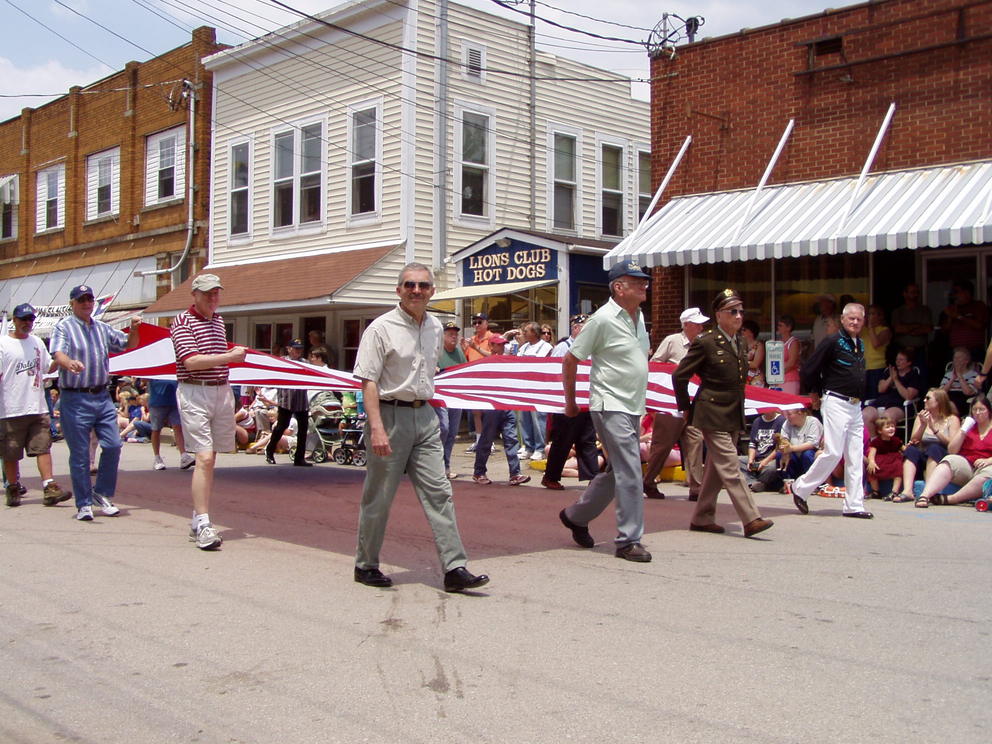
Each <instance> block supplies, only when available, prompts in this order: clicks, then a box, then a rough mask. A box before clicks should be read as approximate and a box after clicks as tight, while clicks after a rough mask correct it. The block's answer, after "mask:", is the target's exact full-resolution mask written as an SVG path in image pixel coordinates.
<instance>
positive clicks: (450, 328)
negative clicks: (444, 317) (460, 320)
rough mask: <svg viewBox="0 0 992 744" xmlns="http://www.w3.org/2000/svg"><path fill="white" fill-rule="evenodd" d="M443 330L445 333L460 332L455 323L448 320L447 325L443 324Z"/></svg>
mask: <svg viewBox="0 0 992 744" xmlns="http://www.w3.org/2000/svg"><path fill="white" fill-rule="evenodd" d="M444 330H446V331H460V330H461V328H460V327H459V326H458V324H457V323H455V321H453V320H449V321H448V322H447V323H445V324H444Z"/></svg>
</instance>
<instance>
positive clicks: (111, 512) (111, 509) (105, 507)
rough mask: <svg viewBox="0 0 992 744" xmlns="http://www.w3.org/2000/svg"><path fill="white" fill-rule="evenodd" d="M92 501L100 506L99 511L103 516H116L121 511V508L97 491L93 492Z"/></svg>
mask: <svg viewBox="0 0 992 744" xmlns="http://www.w3.org/2000/svg"><path fill="white" fill-rule="evenodd" d="M93 503H95V504H96V505H97V506H99V507H100V511H101V512H103V516H105V517H116V516H117V515H118V514H120V513H121V510H120V509H118V508H117V507H116V506H114V505H113V503H112V502H111V501H110V499H108V498H107V497H106V496H101V495H100V494H98V493H94V494H93Z"/></svg>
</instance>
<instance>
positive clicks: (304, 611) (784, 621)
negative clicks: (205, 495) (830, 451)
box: [0, 443, 992, 744]
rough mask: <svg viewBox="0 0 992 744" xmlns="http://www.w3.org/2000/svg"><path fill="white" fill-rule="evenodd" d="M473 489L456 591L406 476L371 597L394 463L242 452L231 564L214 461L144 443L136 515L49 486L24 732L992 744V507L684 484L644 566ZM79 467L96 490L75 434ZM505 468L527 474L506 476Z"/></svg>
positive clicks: (659, 508) (8, 690)
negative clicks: (373, 490) (369, 483)
mask: <svg viewBox="0 0 992 744" xmlns="http://www.w3.org/2000/svg"><path fill="white" fill-rule="evenodd" d="M463 449H464V445H463V444H459V445H457V446H456V451H457V452H458V453H459V454H458V456H457V458H456V459H457V462H456V463H455V468H456V470H458V471H459V472H461V473H462V474H463V475H462V477H461V478H459V479H458V480H456V481H455V482H454V490H455V501H456V508H457V513H458V519H459V524H460V527H461V530H462V536H463V538H464V541H465V544H466V547H467V549H468V552H469V556H470V563H469V568H470V569H471V570H472V571H473V572H475V573H479V572H484V573H488V574H489V575H490V576H491V577H492V582H491V583H490V584H489V585H488V586H486V587H485V588H484V590H483V591H481V592H479V593H477V594H473V595H458V594H445V593H444V592H443V591H442V590H441V589H440V586H441V573H440V569H439V566H438V564H437V556H436V554H435V552H434V546H433V541H432V539H431V536H430V533H429V530H428V527H427V524H426V521H425V519H424V516H423V513H422V511H421V510H420V507H419V504H418V503H417V502H416V500H415V498H414V497H413V494H412V490H411V489H410V487H409V484H408V483H406V482H404V484H403V485H402V486H401V488H400V492H399V494H398V496H397V499H396V502H395V504H394V507H393V511H392V518H391V521H390V525H389V529H388V531H387V535H386V543H385V549H384V553H383V565H382V568H383V570H384V571H385V572H386V573H388V574H389V575H391V576H392V577H393V579H394V581H395V586H394V587H393V588H392V589H388V590H380V589H373V588H369V587H365V586H362V585H359V584H356V583H354V582H353V580H352V567H353V555H354V548H355V529H356V524H357V513H358V504H359V501H360V498H361V485H362V477H363V473H364V470H363V469H359V468H355V467H349V466H337V465H332V464H322V465H320V466H317V467H314V468H308V469H303V468H294V467H292V466H290V465H289V464H288V462H289V458H288V457H287V456H285V455H280V456H278V458H277V459H278V460H279V462H280V464H279V465H277V466H271V465H267V464H266V463H265V462H264V459H263V458H261V457H254V456H250V455H245V454H238V455H222V456H220V457H219V458H218V468H217V478H216V483H215V497H214V500H213V502H212V504H211V516H212V520H213V522H214V524H215V525H216V526H217V528H218V529H219V530H220V532H221V535H222V536H223V537H224V540H225V542H224V545H223V548H222V549H221V550H220V551H218V552H215V553H205V552H202V551H199V550H197V549H195V548H194V547H193V544H192V543H190V542H188V541H187V532H188V529H189V518H190V514H191V504H190V497H189V480H190V477H191V473H190V472H187V471H180V470H179V469H178V466H177V462H178V456H177V454H176V452H175V450H174V449H171V448H170V449H169V450H168V451H167V452H166V453H165V457H166V461H167V463H168V465H169V469H168V470H166V471H162V472H155V471H153V470H152V469H151V451H150V448H149V446H148V445H141V444H127V445H125V446H124V455H123V458H122V461H121V476H120V482H119V488H118V493H117V497H116V503H117V504H118V506H120V507H121V508H122V515H121V516H120V517H116V518H107V517H102V516H99V514H98V516H97V517H96V519H95V520H94V521H93V522H92V523H80V522H76V521H75V520H74V519H72V516H73V514H74V508H73V507H72V502H67V503H66V504H62V505H60V506H58V507H54V508H44V507H42V506H41V494H40V490H39V489H40V481H39V479H38V477H37V471H36V469H35V467H34V463H33V462H30V461H25V462H23V463H22V470H23V482H24V483H25V485H27V486H28V487H29V488H30V489H31V492H30V493H29V494H28V496H27V497H26V498H25V500H24V504H23V505H22V506H21V507H18V508H7V507H3V508H2V511H0V565H2V572H3V579H2V584H0V586H2V591H0V625H2V631H0V638H2V643H3V649H4V652H3V654H2V655H0V676H2V678H3V683H2V684H0V741H2V742H10V743H12V744H13V743H18V742H31V743H32V744H35V743H41V742H63V741H72V742H122V743H123V742H128V743H129V744H134V743H135V742H138V743H142V744H143V743H145V742H173V741H175V742H262V743H268V742H283V741H292V742H348V743H349V744H352V743H354V742H383V743H386V742H389V743H396V742H403V743H406V742H411V743H413V742H519V743H521V744H523V743H534V742H603V741H618V742H680V743H681V742H720V743H724V742H822V743H824V744H827V743H830V744H834V743H836V742H865V741H868V742H872V743H873V744H881V743H882V742H900V743H905V742H917V741H918V742H924V741H937V742H954V743H955V744H966V743H968V742H976V743H979V742H980V743H982V744H984V743H985V742H988V741H989V740H990V738H992V712H990V710H992V706H990V704H989V698H990V694H989V693H990V692H992V653H990V638H989V636H990V627H992V622H990V617H992V578H990V577H992V571H990V570H989V557H990V544H992V543H990V537H989V536H990V534H992V533H990V530H992V516H990V515H986V514H978V513H976V512H975V510H974V509H971V508H965V507H933V508H930V509H929V510H926V511H923V510H919V509H914V508H913V507H912V505H911V504H890V503H882V502H878V501H874V502H871V504H870V508H871V509H872V510H873V511H874V512H875V514H876V518H875V519H874V520H871V521H861V520H847V519H842V518H841V517H840V506H841V503H840V501H837V500H833V499H820V498H813V499H812V500H811V504H810V505H811V507H812V513H811V514H810V515H809V516H801V515H800V514H798V512H797V511H796V509H795V508H794V507H793V506H792V503H791V500H790V499H789V498H788V497H787V496H783V495H779V494H758V496H757V502H758V504H759V506H760V508H761V509H762V513H763V515H764V516H765V517H769V518H771V519H774V520H775V526H774V527H773V528H772V529H771V530H769V531H768V532H766V533H763V534H762V535H761V536H760V538H759V539H750V540H748V539H744V538H743V537H742V534H741V526H740V523H739V522H738V521H736V517H735V514H734V512H733V510H732V508H731V507H730V505H729V503H728V501H727V498H726V495H725V494H723V495H722V496H721V505H720V508H719V510H718V521H720V523H721V524H725V525H726V526H727V527H728V533H727V534H726V535H710V534H701V533H690V532H689V531H688V530H687V527H688V524H689V520H690V515H691V510H692V507H693V504H691V503H690V502H688V501H686V498H685V496H686V490H685V488H684V487H682V486H680V485H679V486H672V485H671V484H661V487H662V490H664V491H665V492H666V493H668V494H669V498H668V499H666V500H664V501H657V500H651V501H648V502H646V505H645V509H646V522H647V530H646V534H645V539H644V542H645V545H646V547H647V548H648V549H649V550H651V552H652V553H653V555H654V560H653V562H651V563H648V564H634V563H629V562H626V561H622V560H619V559H617V558H615V557H614V555H613V548H612V536H613V531H614V526H615V525H614V516H613V513H612V511H611V510H608V511H607V512H606V513H604V514H603V515H602V516H601V517H600V518H599V519H598V520H596V521H595V522H593V523H592V525H591V526H590V528H591V531H592V534H593V536H594V537H595V538H596V539H597V545H596V547H595V548H594V549H593V550H582V549H580V548H578V547H576V546H575V545H574V544H573V543H572V541H571V538H570V535H569V533H568V532H567V531H566V530H565V529H564V528H563V527H562V526H561V524H560V523H559V521H558V517H557V514H558V511H559V510H560V509H561V508H563V507H564V506H565V505H567V504H568V503H570V502H571V501H572V500H574V499H575V498H576V497H577V495H578V494H579V493H580V490H581V488H580V486H578V485H577V484H576V481H574V480H566V481H565V483H566V485H567V486H568V488H567V489H566V490H565V491H561V492H552V491H548V490H546V489H544V488H541V487H540V485H539V482H540V473H536V472H534V471H528V470H525V472H528V473H531V474H532V475H535V477H534V480H533V481H532V482H531V483H530V484H528V485H526V486H523V487H519V488H510V487H508V486H506V485H505V479H506V464H505V460H504V458H503V456H502V453H501V452H497V453H496V454H495V455H493V457H492V459H491V461H490V477H493V479H494V481H495V482H494V484H493V485H491V486H488V487H483V486H476V485H474V484H472V483H471V481H470V480H469V479H468V477H467V476H466V475H464V474H465V473H469V472H471V470H470V466H469V464H468V463H469V456H467V455H465V454H463V453H462V450H463ZM53 453H54V461H55V467H56V476H57V478H58V480H59V482H60V483H61V484H62V486H63V487H64V488H68V487H69V478H68V475H67V452H66V449H65V444H64V443H59V444H57V445H55V447H54V450H53ZM500 479H502V483H501V482H500Z"/></svg>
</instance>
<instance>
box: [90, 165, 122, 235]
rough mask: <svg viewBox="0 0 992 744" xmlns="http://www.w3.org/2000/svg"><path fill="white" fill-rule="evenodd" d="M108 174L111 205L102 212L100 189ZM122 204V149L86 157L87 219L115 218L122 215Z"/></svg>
mask: <svg viewBox="0 0 992 744" xmlns="http://www.w3.org/2000/svg"><path fill="white" fill-rule="evenodd" d="M104 174H106V175H107V176H108V178H109V183H107V184H106V185H105V186H106V188H108V189H109V191H110V193H109V197H110V204H109V206H108V207H107V209H105V210H103V211H100V189H101V188H102V187H104V184H102V183H101V181H102V178H103V176H104ZM120 204H121V148H119V147H112V148H110V149H109V150H103V151H101V152H95V153H93V154H92V155H88V156H87V157H86V219H87V220H98V219H101V218H103V217H114V216H116V215H118V214H119V213H120Z"/></svg>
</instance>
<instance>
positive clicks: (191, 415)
mask: <svg viewBox="0 0 992 744" xmlns="http://www.w3.org/2000/svg"><path fill="white" fill-rule="evenodd" d="M176 396H177V400H178V401H179V416H180V418H181V419H182V421H183V424H182V426H183V440H184V442H185V444H186V451H187V452H234V451H235V449H234V447H235V444H234V396H233V394H232V393H231V386H230V385H193V384H190V383H188V382H180V383H179V390H178V391H177V392H176Z"/></svg>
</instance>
